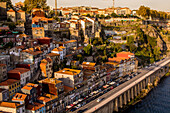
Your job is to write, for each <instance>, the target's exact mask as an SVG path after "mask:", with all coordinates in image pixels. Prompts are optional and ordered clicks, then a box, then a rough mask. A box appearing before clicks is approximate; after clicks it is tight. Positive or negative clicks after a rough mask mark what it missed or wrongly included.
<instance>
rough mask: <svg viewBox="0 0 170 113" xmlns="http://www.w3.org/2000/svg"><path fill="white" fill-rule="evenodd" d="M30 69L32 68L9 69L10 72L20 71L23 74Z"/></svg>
mask: <svg viewBox="0 0 170 113" xmlns="http://www.w3.org/2000/svg"><path fill="white" fill-rule="evenodd" d="M28 71H30V69H26V68H15V69H13V70H11V71H8V73H20V74H23V73H26V72H28Z"/></svg>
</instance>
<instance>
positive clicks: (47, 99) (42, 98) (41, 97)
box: [37, 96, 52, 102]
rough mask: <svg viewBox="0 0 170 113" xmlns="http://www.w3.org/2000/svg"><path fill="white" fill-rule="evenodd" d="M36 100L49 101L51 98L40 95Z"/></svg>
mask: <svg viewBox="0 0 170 113" xmlns="http://www.w3.org/2000/svg"><path fill="white" fill-rule="evenodd" d="M37 100H39V101H43V102H49V101H51V100H52V99H50V98H47V97H43V96H40V97H38V98H37Z"/></svg>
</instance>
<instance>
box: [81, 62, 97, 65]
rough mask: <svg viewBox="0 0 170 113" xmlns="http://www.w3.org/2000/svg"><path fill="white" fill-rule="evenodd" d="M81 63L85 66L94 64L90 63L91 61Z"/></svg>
mask: <svg viewBox="0 0 170 113" xmlns="http://www.w3.org/2000/svg"><path fill="white" fill-rule="evenodd" d="M82 65H86V66H95V65H96V63H91V62H83V63H82Z"/></svg>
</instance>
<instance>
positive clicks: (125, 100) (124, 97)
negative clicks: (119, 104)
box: [123, 92, 127, 105]
mask: <svg viewBox="0 0 170 113" xmlns="http://www.w3.org/2000/svg"><path fill="white" fill-rule="evenodd" d="M123 101H124V105H126V104H127V95H126V92H125V93H124V94H123Z"/></svg>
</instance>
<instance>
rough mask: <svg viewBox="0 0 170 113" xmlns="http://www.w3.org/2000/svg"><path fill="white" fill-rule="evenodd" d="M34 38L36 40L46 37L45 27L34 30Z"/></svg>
mask: <svg viewBox="0 0 170 113" xmlns="http://www.w3.org/2000/svg"><path fill="white" fill-rule="evenodd" d="M32 36H33V38H34V39H37V38H42V37H45V33H44V28H43V27H34V28H32Z"/></svg>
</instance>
